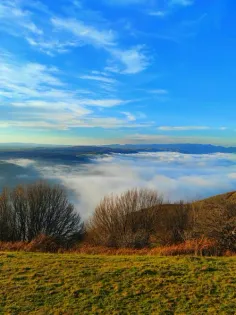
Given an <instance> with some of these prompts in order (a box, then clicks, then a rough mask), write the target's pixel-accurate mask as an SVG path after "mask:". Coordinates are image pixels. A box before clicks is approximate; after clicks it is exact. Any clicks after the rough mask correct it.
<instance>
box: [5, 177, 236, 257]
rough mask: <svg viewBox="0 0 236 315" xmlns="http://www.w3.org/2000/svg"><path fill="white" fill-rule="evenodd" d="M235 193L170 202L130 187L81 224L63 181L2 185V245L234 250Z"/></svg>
mask: <svg viewBox="0 0 236 315" xmlns="http://www.w3.org/2000/svg"><path fill="white" fill-rule="evenodd" d="M235 195H236V194H235V193H228V194H226V195H219V196H216V197H213V198H208V199H205V200H202V201H199V202H194V203H188V204H187V203H183V202H179V203H176V204H170V203H163V200H162V197H161V196H159V195H158V194H157V192H155V191H153V190H147V189H140V190H138V189H133V190H129V191H127V192H125V193H123V194H121V195H111V196H107V197H105V198H104V199H103V200H102V201H101V203H100V204H99V205H98V206H97V208H96V209H95V212H94V214H93V215H92V217H91V218H90V220H89V222H88V223H87V224H86V229H84V225H83V223H82V222H81V219H80V215H79V214H78V213H76V212H75V211H74V208H73V206H72V205H71V204H70V203H69V201H68V199H67V196H66V193H65V191H64V189H63V188H62V187H59V186H50V185H49V184H47V183H43V182H40V183H36V184H33V185H28V186H18V187H16V188H15V189H13V190H7V189H5V190H4V191H3V192H2V193H1V195H0V250H16V251H18V250H25V251H40V252H58V251H60V252H64V251H68V250H71V251H74V252H80V253H90V254H115V255H122V254H141V255H142V254H149V255H225V254H226V253H227V255H233V254H234V253H236V202H235V201H236V198H235ZM84 236H86V238H85V241H83V243H81V242H80V241H81V240H82V237H84ZM69 248H71V249H69Z"/></svg>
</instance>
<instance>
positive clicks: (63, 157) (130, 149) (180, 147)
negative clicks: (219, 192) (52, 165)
mask: <svg viewBox="0 0 236 315" xmlns="http://www.w3.org/2000/svg"><path fill="white" fill-rule="evenodd" d="M14 145H16V146H15V147H14ZM138 152H179V153H185V154H212V153H236V147H223V146H214V145H210V144H209V145H208V144H126V145H119V144H114V145H110V146H53V147H52V146H44V147H43V146H36V145H34V144H30V145H29V146H28V147H24V145H23V144H9V145H6V146H5V147H4V146H3V145H1V146H0V159H7V158H18V159H20V158H25V159H45V160H51V161H63V162H68V163H77V162H89V161H90V160H91V157H96V156H100V155H106V154H114V153H121V154H135V153H138Z"/></svg>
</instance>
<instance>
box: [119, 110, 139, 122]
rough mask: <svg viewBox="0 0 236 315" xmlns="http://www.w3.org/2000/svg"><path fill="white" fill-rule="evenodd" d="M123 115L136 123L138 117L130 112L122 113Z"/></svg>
mask: <svg viewBox="0 0 236 315" xmlns="http://www.w3.org/2000/svg"><path fill="white" fill-rule="evenodd" d="M122 114H123V115H125V116H126V117H127V119H128V120H129V121H135V120H136V117H135V116H134V115H133V114H131V113H129V112H122Z"/></svg>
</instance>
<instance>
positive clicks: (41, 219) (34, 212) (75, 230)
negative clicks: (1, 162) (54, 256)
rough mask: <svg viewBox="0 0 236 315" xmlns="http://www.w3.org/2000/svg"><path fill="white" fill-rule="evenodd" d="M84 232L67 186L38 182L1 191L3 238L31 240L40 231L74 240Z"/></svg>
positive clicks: (67, 241) (0, 228)
mask: <svg viewBox="0 0 236 315" xmlns="http://www.w3.org/2000/svg"><path fill="white" fill-rule="evenodd" d="M83 233H84V228H83V223H82V222H81V218H80V215H79V214H78V213H76V212H75V210H74V207H73V205H72V204H71V203H69V201H68V198H67V196H66V192H65V190H64V189H63V188H62V187H60V186H58V185H54V186H51V185H49V184H47V183H45V182H38V183H36V184H30V185H26V186H17V187H16V188H15V189H13V190H12V191H8V190H4V191H3V193H2V194H1V195H0V241H15V242H18V241H23V242H31V241H32V240H33V239H35V238H36V237H38V236H39V235H41V234H44V235H47V236H52V237H54V238H57V239H60V241H61V242H63V243H64V244H67V246H69V245H70V244H73V243H74V241H75V240H79V239H81V237H82V235H83Z"/></svg>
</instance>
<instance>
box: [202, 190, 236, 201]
mask: <svg viewBox="0 0 236 315" xmlns="http://www.w3.org/2000/svg"><path fill="white" fill-rule="evenodd" d="M222 201H229V202H233V203H234V202H235V203H236V191H231V192H228V193H225V194H220V195H216V196H213V197H210V198H206V199H203V200H200V201H198V203H200V204H202V203H205V204H209V203H211V204H212V203H219V202H222Z"/></svg>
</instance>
